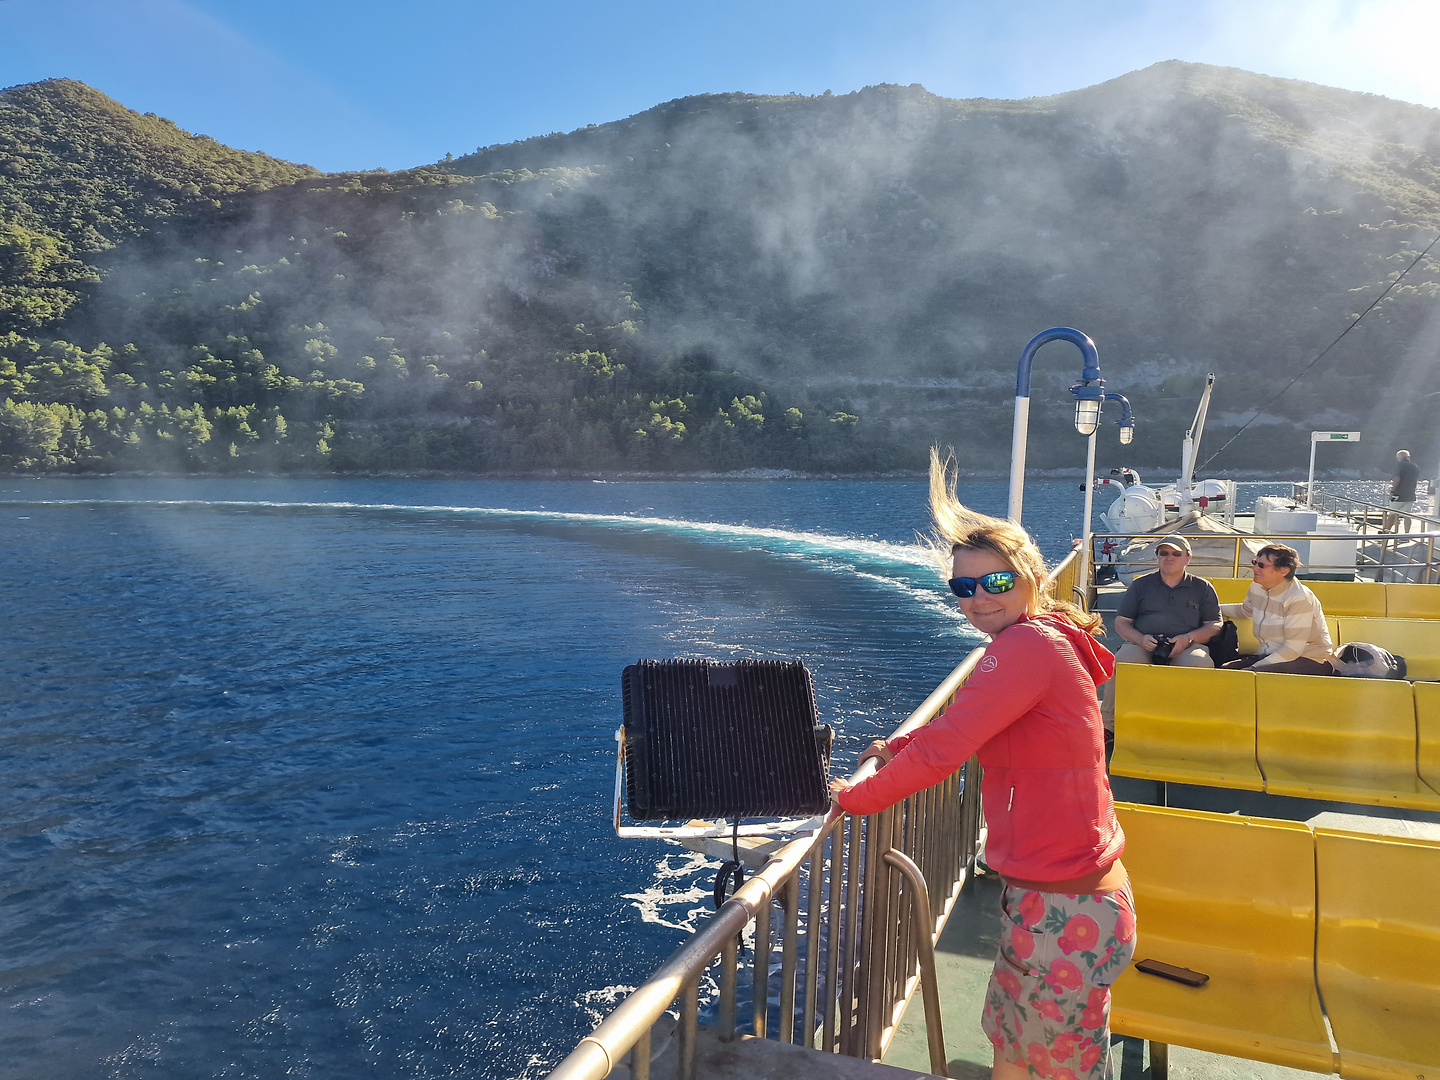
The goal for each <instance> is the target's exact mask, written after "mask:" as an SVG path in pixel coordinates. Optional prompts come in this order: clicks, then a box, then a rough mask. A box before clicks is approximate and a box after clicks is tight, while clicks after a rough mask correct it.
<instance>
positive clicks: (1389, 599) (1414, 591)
mask: <svg viewBox="0 0 1440 1080" xmlns="http://www.w3.org/2000/svg"><path fill="white" fill-rule="evenodd" d="M1385 614H1386V615H1388V616H1389V617H1390V618H1392V619H1440V585H1386V586H1385Z"/></svg>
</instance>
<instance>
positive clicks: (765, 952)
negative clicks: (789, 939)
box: [750, 899, 770, 1039]
mask: <svg viewBox="0 0 1440 1080" xmlns="http://www.w3.org/2000/svg"><path fill="white" fill-rule="evenodd" d="M750 974H751V986H750V997H751V999H752V1002H753V1007H754V1010H755V1016H754V1023H753V1025H752V1026H753V1029H754V1032H755V1037H756V1038H757V1039H763V1038H765V1034H766V1030H767V1028H768V1027H769V1024H770V901H769V900H768V899H767V900H766V901H765V903H764V904H762V905H761V907H760V910H759V911H757V912H755V955H754V956H753V957H752V958H751V964H750Z"/></svg>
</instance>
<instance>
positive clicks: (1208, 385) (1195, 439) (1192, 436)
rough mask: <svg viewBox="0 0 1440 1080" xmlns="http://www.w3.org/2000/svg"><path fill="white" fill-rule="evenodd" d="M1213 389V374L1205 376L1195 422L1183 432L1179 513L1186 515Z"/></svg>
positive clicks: (1192, 503) (1192, 507) (1190, 507)
mask: <svg viewBox="0 0 1440 1080" xmlns="http://www.w3.org/2000/svg"><path fill="white" fill-rule="evenodd" d="M1214 388H1215V373H1214V372H1213V371H1212V372H1210V374H1208V375H1206V376H1205V390H1204V391H1203V392H1202V393H1201V395H1200V405H1199V407H1198V408H1197V409H1196V410H1195V421H1194V422H1193V423H1192V424H1191V425H1190V430H1189V431H1187V432H1185V441H1184V442H1183V443H1182V444H1181V447H1180V483H1179V484H1178V485H1177V486H1178V487H1179V488H1180V512H1181V514H1188V513H1189V512H1190V511H1191V510H1193V509H1194V508H1195V500H1194V498H1193V497H1191V495H1190V488H1191V486H1192V485H1193V484H1194V482H1195V461H1196V459H1197V458H1198V457H1199V456H1200V437H1201V436H1202V435H1204V434H1205V416H1206V414H1207V413H1208V412H1209V411H1210V392H1211V391H1212V390H1213V389H1214Z"/></svg>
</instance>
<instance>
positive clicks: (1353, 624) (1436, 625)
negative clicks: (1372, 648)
mask: <svg viewBox="0 0 1440 1080" xmlns="http://www.w3.org/2000/svg"><path fill="white" fill-rule="evenodd" d="M1386 587H1387V588H1388V587H1389V586H1386ZM1424 588H1440V586H1424ZM1336 622H1337V623H1338V624H1339V628H1338V636H1337V637H1335V638H1334V641H1335V644H1336V645H1337V646H1338V645H1341V644H1343V643H1344V642H1347V641H1368V642H1370V644H1372V645H1379V646H1380V647H1381V648H1382V649H1385V650H1387V651H1389V652H1392V653H1396V654H1398V655H1400V656H1403V657H1405V666H1406V669H1407V675H1406V677H1407V678H1409V679H1425V680H1427V681H1435V680H1437V679H1440V622H1434V621H1426V620H1424V619H1388V618H1387V619H1337V620H1336Z"/></svg>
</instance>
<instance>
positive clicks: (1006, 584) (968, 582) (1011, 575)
mask: <svg viewBox="0 0 1440 1080" xmlns="http://www.w3.org/2000/svg"><path fill="white" fill-rule="evenodd" d="M977 585H978V586H980V588H982V589H984V590H985V591H986V592H988V593H1002V592H1009V591H1010V590H1011V589H1013V588H1014V587H1015V571H1014V570H996V571H995V572H994V573H993V574H986V575H985V576H984V577H982V578H973V577H952V578H951V579H950V591H951V592H953V593H954V594H955V595H956V596H958V597H960V599H961V600H969V599H970V598H971V597H972V596H974V595H975V586H977Z"/></svg>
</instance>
